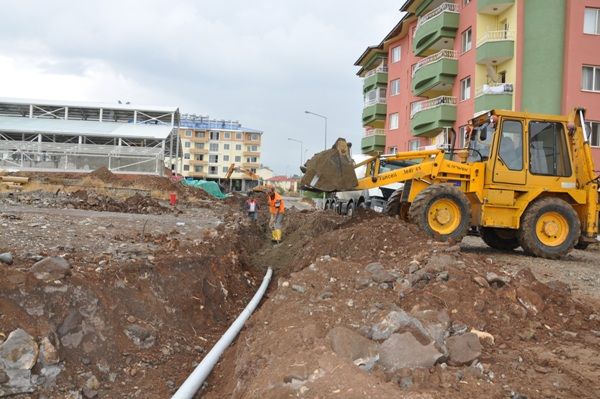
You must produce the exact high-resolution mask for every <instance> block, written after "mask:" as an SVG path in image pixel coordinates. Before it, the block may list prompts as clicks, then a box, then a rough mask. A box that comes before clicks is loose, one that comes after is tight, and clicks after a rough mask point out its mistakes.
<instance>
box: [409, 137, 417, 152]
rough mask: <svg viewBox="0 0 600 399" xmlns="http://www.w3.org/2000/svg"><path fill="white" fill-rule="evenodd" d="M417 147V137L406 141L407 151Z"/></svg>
mask: <svg viewBox="0 0 600 399" xmlns="http://www.w3.org/2000/svg"><path fill="white" fill-rule="evenodd" d="M418 149H419V139H416V140H411V141H409V142H408V151H417V150H418Z"/></svg>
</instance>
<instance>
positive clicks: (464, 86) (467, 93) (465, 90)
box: [460, 76, 471, 101]
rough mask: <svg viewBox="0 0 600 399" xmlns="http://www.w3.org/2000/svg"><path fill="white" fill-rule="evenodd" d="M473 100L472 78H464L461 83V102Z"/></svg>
mask: <svg viewBox="0 0 600 399" xmlns="http://www.w3.org/2000/svg"><path fill="white" fill-rule="evenodd" d="M470 98H471V77H470V76H469V77H467V78H464V79H463V80H461V81H460V101H465V100H468V99H470Z"/></svg>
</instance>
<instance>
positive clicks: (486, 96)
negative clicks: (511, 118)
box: [475, 83, 513, 113]
mask: <svg viewBox="0 0 600 399" xmlns="http://www.w3.org/2000/svg"><path fill="white" fill-rule="evenodd" d="M491 109H508V110H512V109H513V85H512V84H511V83H501V84H497V85H483V86H482V87H479V88H477V90H475V113H479V112H481V111H489V110H491Z"/></svg>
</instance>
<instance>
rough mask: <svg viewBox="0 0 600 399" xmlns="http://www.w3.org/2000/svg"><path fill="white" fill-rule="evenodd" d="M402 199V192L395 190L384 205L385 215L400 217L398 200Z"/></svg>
mask: <svg viewBox="0 0 600 399" xmlns="http://www.w3.org/2000/svg"><path fill="white" fill-rule="evenodd" d="M401 198H402V190H401V189H399V190H396V191H394V192H393V193H392V195H390V198H388V200H387V203H386V205H385V213H386V215H388V216H398V215H400V199H401Z"/></svg>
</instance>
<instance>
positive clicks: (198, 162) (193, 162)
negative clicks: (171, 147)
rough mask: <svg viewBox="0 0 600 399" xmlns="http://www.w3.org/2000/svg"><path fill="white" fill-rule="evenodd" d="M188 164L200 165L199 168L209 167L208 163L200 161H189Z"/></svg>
mask: <svg viewBox="0 0 600 399" xmlns="http://www.w3.org/2000/svg"><path fill="white" fill-rule="evenodd" d="M188 162H189V164H190V165H199V166H204V165H208V161H200V160H198V159H188Z"/></svg>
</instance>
